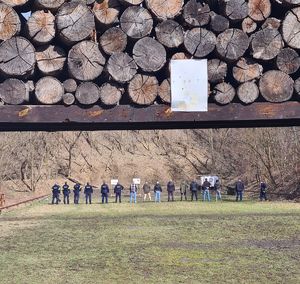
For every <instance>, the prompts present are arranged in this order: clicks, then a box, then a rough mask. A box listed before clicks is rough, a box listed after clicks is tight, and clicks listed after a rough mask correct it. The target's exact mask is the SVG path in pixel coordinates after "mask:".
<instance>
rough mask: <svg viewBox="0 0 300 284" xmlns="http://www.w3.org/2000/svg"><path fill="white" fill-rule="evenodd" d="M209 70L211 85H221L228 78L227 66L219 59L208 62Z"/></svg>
mask: <svg viewBox="0 0 300 284" xmlns="http://www.w3.org/2000/svg"><path fill="white" fill-rule="evenodd" d="M207 69H208V81H209V82H210V83H221V82H223V81H224V79H225V77H226V76H227V64H226V63H225V62H224V61H221V60H219V59H211V60H208V62H207Z"/></svg>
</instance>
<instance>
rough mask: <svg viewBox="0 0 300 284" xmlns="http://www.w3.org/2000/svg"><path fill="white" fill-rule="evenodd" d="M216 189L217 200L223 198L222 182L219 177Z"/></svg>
mask: <svg viewBox="0 0 300 284" xmlns="http://www.w3.org/2000/svg"><path fill="white" fill-rule="evenodd" d="M214 189H215V191H216V201H218V200H222V196H221V189H222V186H221V183H220V181H219V180H218V179H217V180H216V182H215V186H214Z"/></svg>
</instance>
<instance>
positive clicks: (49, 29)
mask: <svg viewBox="0 0 300 284" xmlns="http://www.w3.org/2000/svg"><path fill="white" fill-rule="evenodd" d="M26 29H27V33H28V35H29V37H30V39H31V40H32V41H33V42H34V43H36V44H46V43H49V42H50V41H51V40H52V39H53V38H54V37H55V17H54V16H53V14H52V13H51V12H50V11H46V12H44V11H36V12H34V13H33V14H32V15H31V16H30V18H29V19H28V21H27V23H26Z"/></svg>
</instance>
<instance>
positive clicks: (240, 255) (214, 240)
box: [0, 201, 300, 284]
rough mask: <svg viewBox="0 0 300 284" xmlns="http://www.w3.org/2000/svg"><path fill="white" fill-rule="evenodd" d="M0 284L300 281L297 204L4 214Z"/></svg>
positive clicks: (34, 209)
mask: <svg viewBox="0 0 300 284" xmlns="http://www.w3.org/2000/svg"><path fill="white" fill-rule="evenodd" d="M0 283H1V284H4V283H28V284H29V283H30V284H31V283H55V284H58V283H295V284H296V283H300V204H296V203H272V202H267V203H259V202H250V201H248V202H243V203H235V202H230V201H227V202H226V201H224V202H222V203H221V202H219V203H215V202H211V203H202V202H198V203H196V202H195V203H191V202H174V203H171V204H170V203H167V202H163V203H161V204H154V203H144V204H143V203H138V204H135V205H130V204H129V203H127V202H126V203H122V204H114V203H110V204H108V205H100V204H92V205H85V204H80V205H78V206H74V205H69V206H64V205H58V206H56V205H53V206H52V205H48V204H47V203H46V202H44V203H39V204H38V203H36V204H33V205H31V206H29V207H26V208H22V209H17V210H15V211H12V212H8V213H5V214H2V215H1V216H0Z"/></svg>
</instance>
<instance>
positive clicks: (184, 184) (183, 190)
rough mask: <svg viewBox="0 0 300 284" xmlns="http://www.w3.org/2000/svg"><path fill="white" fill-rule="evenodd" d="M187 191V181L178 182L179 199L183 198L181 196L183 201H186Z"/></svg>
mask: <svg viewBox="0 0 300 284" xmlns="http://www.w3.org/2000/svg"><path fill="white" fill-rule="evenodd" d="M187 191H188V183H187V182H186V181H185V180H184V181H182V182H181V184H180V200H181V201H182V200H183V196H184V199H185V201H187Z"/></svg>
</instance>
